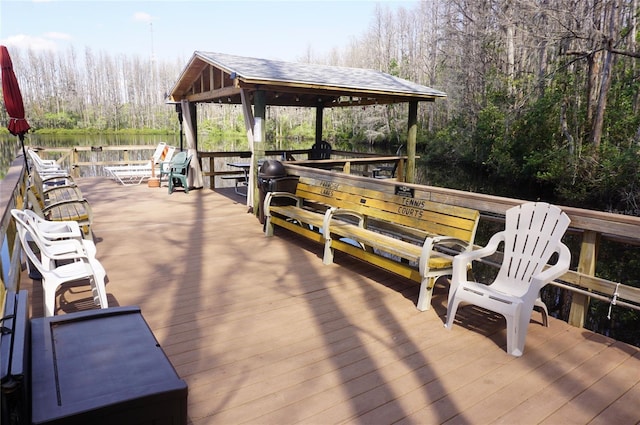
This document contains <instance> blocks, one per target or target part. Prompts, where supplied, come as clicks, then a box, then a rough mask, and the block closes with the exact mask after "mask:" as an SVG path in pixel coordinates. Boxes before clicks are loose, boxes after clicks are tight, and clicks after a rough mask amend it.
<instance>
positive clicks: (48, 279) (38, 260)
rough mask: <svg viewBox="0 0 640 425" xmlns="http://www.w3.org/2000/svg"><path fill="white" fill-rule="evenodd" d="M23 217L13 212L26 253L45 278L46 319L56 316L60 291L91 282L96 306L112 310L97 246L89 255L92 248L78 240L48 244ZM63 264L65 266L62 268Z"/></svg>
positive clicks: (43, 283) (43, 288)
mask: <svg viewBox="0 0 640 425" xmlns="http://www.w3.org/2000/svg"><path fill="white" fill-rule="evenodd" d="M19 213H20V210H15V209H14V210H12V211H11V214H12V215H13V218H14V219H15V221H16V225H17V229H18V236H19V238H20V244H21V245H22V250H23V251H24V253H25V255H26V256H27V258H28V259H29V261H30V262H31V263H32V264H33V265H34V266H35V267H36V269H38V272H40V275H41V276H42V290H43V294H44V296H43V300H44V311H45V315H46V316H53V315H54V314H55V298H56V291H57V289H58V288H59V287H60V286H61V285H63V284H65V283H69V282H74V281H79V280H85V279H88V280H89V283H90V285H91V291H92V295H93V301H94V303H95V304H96V305H97V306H99V307H101V308H108V307H109V304H108V301H107V293H106V289H105V285H104V281H105V277H106V272H105V270H104V267H102V264H100V262H99V261H98V260H97V259H96V258H95V245H94V246H93V253H89V252H87V251H88V249H87V247H88V246H90V245H91V244H89V245H85V244H84V243H82V242H79V241H78V240H77V239H65V240H62V241H58V242H51V241H44V240H43V239H41V238H40V236H39V234H38V232H37V231H36V230H34V228H33V227H31V226H30V225H29V224H27V222H25V221H23V220H22V217H21V214H19ZM32 244H33V245H35V246H37V248H38V250H39V253H40V255H38V254H36V252H35V251H34V250H33V246H32ZM89 249H91V248H89ZM61 261H65V263H64V264H58V262H61Z"/></svg>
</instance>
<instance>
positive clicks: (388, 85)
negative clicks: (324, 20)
mask: <svg viewBox="0 0 640 425" xmlns="http://www.w3.org/2000/svg"><path fill="white" fill-rule="evenodd" d="M169 96H170V100H171V101H172V102H175V103H180V105H181V113H182V114H183V117H184V122H185V136H186V139H187V144H188V146H189V148H190V150H193V153H195V151H196V148H197V138H196V128H197V127H196V104H197V103H202V102H215V103H220V104H239V105H242V111H243V114H244V120H245V126H246V130H247V138H248V140H249V146H250V148H251V152H252V161H251V175H252V176H254V180H255V176H256V173H255V169H256V167H257V160H258V158H260V157H262V156H264V144H263V142H264V139H265V126H264V120H265V118H266V107H267V105H273V106H298V107H310V108H315V109H316V127H315V128H316V132H315V139H316V142H320V141H321V140H322V120H323V111H324V109H325V108H333V107H349V106H365V105H376V104H377V105H383V104H394V103H408V104H409V114H408V115H409V118H408V125H407V128H408V130H407V131H408V135H407V156H408V161H407V176H408V179H413V176H414V174H415V151H416V134H417V116H418V102H433V101H435V99H436V98H444V97H446V94H445V93H443V92H441V91H438V90H434V89H432V88H430V87H426V86H423V85H420V84H417V83H413V82H411V81H407V80H404V79H402V78H398V77H395V76H393V75H390V74H386V73H384V72H380V71H375V70H371V69H361V68H346V67H337V66H327V65H316V64H307V63H291V62H283V61H276V60H269V59H258V58H249V57H242V56H235V55H229V54H224V53H211V52H202V51H196V52H194V54H193V56H192V57H191V59H190V60H189V63H188V64H187V66H186V67H185V68H184V70H183V71H182V73H181V74H180V77H179V78H178V81H177V82H176V84H175V86H174V87H173V88H172V89H171V92H170V94H169ZM252 106H253V109H252ZM193 162H194V163H195V166H197V161H193ZM194 171H196V173H197V174H198V175H199V174H200V173H199V171H200V170H199V169H198V170H194ZM409 181H411V180H409ZM249 184H250V186H249V196H248V197H247V203H248V205H250V206H253V203H254V201H253V199H257V197H255V196H252V195H253V192H254V191H255V190H256V187H257V185H256V182H255V181H253V182H251V181H250V182H249ZM200 185H201V183H200Z"/></svg>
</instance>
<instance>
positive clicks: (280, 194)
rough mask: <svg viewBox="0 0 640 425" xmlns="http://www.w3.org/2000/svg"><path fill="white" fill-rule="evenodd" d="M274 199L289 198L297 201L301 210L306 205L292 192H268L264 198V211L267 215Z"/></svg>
mask: <svg viewBox="0 0 640 425" xmlns="http://www.w3.org/2000/svg"><path fill="white" fill-rule="evenodd" d="M273 198H289V199H293V200H294V201H296V206H297V207H299V208H302V207H303V205H304V200H303V199H302V198H301V197H299V196H296V195H294V194H293V193H291V192H267V195H266V196H265V198H264V211H265V214H266V213H268V212H269V207H270V206H271V200H272V199H273Z"/></svg>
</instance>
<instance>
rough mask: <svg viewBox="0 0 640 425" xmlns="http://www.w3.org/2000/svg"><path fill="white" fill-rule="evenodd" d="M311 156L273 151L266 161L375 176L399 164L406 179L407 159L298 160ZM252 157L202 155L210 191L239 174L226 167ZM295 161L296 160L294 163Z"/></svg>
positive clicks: (341, 155) (343, 154) (346, 154)
mask: <svg viewBox="0 0 640 425" xmlns="http://www.w3.org/2000/svg"><path fill="white" fill-rule="evenodd" d="M308 153H309V150H308V149H299V150H284V151H283V150H269V151H265V157H266V158H274V159H283V158H287V159H289V161H290V163H293V164H305V165H306V166H308V167H312V168H320V169H322V168H331V169H339V170H341V171H343V172H345V173H350V172H352V171H354V170H355V169H356V168H358V171H359V173H360V174H362V175H371V174H372V173H373V170H374V169H375V168H376V166H378V165H381V164H395V163H396V162H397V163H398V166H397V170H398V175H397V179H398V180H403V179H404V165H405V160H406V157H402V156H388V157H386V156H385V157H381V156H380V155H377V154H363V153H358V152H350V151H336V150H334V151H332V153H331V157H332V159H320V160H296V159H297V158H300V157H306V156H307V154H308ZM250 157H251V152H249V151H232V152H198V158H199V159H200V163H201V166H202V176H203V177H208V178H209V188H211V189H215V188H216V187H217V184H216V177H224V176H225V175H232V174H237V173H238V170H237V169H233V168H231V167H229V166H227V165H226V164H227V163H229V162H237V159H238V158H239V159H248V158H250ZM292 160H293V161H292Z"/></svg>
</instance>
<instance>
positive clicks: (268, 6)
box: [0, 0, 419, 61]
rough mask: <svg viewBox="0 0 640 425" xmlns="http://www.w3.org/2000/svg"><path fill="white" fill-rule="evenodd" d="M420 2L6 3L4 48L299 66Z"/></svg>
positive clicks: (1, 32) (2, 5) (0, 15)
mask: <svg viewBox="0 0 640 425" xmlns="http://www.w3.org/2000/svg"><path fill="white" fill-rule="evenodd" d="M418 3H419V1H418V0H413V1H412V0H384V1H373V0H335V1H305V0H297V1H294V0H281V1H272V0H254V1H249V0H235V1H233V0H182V1H179V0H146V1H126V0H119V1H117V0H109V1H99V0H82V1H80V0H65V1H62V0H0V44H2V45H6V46H7V47H8V48H9V51H11V48H12V47H19V48H31V49H34V50H53V51H60V52H64V51H65V50H67V49H68V47H69V46H70V45H72V46H74V48H75V49H76V50H77V51H80V52H81V51H84V49H85V48H87V47H88V48H90V49H91V50H92V51H93V52H94V53H98V52H106V53H109V54H112V55H118V54H125V55H135V56H141V57H155V58H157V59H158V60H175V59H178V60H182V61H187V60H188V59H189V58H190V57H191V55H192V54H193V52H194V51H196V50H201V51H208V52H218V53H228V54H234V55H240V56H250V57H258V58H265V59H275V60H285V61H297V60H301V59H302V58H304V57H306V56H307V53H308V52H311V53H312V55H313V57H324V56H326V55H328V54H329V53H330V52H331V51H332V50H333V49H339V50H342V49H344V48H345V47H346V46H348V45H349V44H350V43H351V42H352V41H354V40H357V39H359V38H361V37H362V36H363V35H364V34H365V33H366V31H367V30H368V28H369V27H370V26H371V25H372V23H373V21H374V16H375V10H376V7H377V6H379V7H382V8H383V9H388V10H390V11H395V10H396V9H398V8H400V7H403V8H405V9H406V10H412V9H415V8H416V7H417V4H418Z"/></svg>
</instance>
